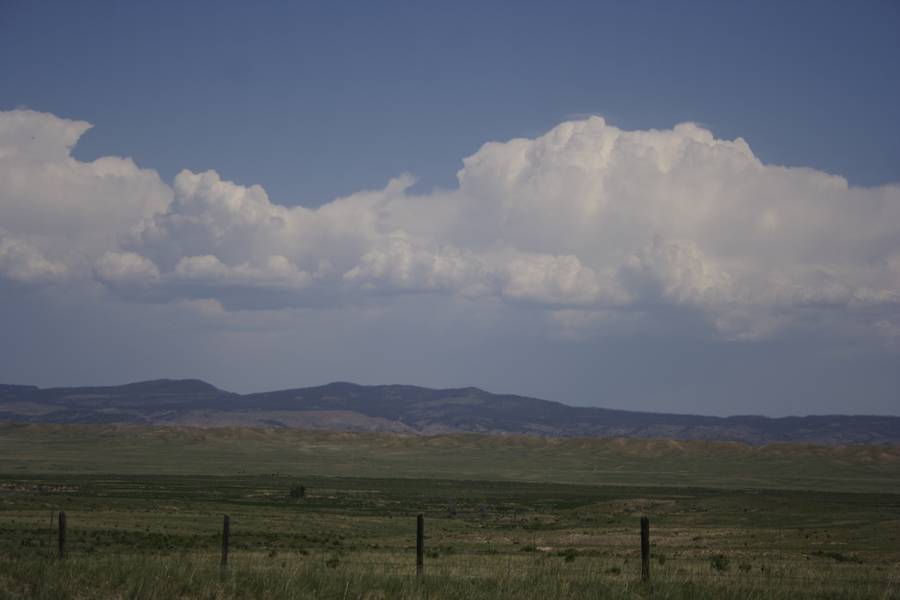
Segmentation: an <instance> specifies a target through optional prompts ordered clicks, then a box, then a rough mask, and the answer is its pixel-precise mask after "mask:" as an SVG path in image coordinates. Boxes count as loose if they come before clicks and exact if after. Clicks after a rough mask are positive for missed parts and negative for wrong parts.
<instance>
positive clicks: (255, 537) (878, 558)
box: [0, 426, 900, 599]
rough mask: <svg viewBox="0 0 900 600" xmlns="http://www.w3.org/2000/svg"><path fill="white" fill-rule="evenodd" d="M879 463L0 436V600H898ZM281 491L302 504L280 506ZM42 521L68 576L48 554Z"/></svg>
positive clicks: (36, 429) (434, 444)
mask: <svg viewBox="0 0 900 600" xmlns="http://www.w3.org/2000/svg"><path fill="white" fill-rule="evenodd" d="M898 457H900V449H898V448H897V447H891V446H857V447H846V448H823V447H814V446H770V447H765V448H750V447H747V446H742V445H737V444H714V443H702V442H691V443H688V442H668V441H642V440H542V439H536V438H497V437H489V436H442V437H433V438H418V437H397V436H382V435H372V434H337V433H321V432H319V433H316V432H299V431H262V430H258V431H255V430H193V429H183V430H166V429H140V428H122V427H63V426H2V427H0V598H20V597H28V598H32V597H34V598H48V599H49V598H93V597H122V598H131V597H140V598H144V597H146V598H178V597H183V598H254V597H255V598H295V597H296V598H342V599H347V598H370V599H374V598H598V597H600V598H606V597H608V598H651V597H652V598H900V460H898ZM300 483H302V484H303V485H305V486H306V496H305V497H304V498H302V499H299V500H298V499H292V498H290V495H289V490H290V488H291V487H292V486H294V485H296V484H300ZM59 510H65V511H66V514H67V517H68V522H69V533H68V537H69V544H68V549H69V558H67V559H66V560H65V561H58V560H55V559H54V558H53V556H54V555H55V544H56V537H55V536H56V533H55V531H53V530H51V515H52V514H55V512H56V511H59ZM418 513H423V514H424V515H425V518H426V550H427V552H426V572H425V576H424V577H422V578H416V577H415V574H414V573H415V563H414V560H415V558H414V557H415V550H414V547H415V515H416V514H418ZM223 514H229V515H230V517H231V524H232V525H231V531H232V535H231V537H232V539H231V542H232V543H231V557H230V562H229V568H228V569H227V570H226V571H224V572H221V571H220V570H219V566H218V561H219V557H218V552H219V545H220V543H221V537H220V531H221V519H222V515H223ZM642 515H648V516H649V517H650V519H651V534H652V545H653V561H652V583H651V584H649V585H647V584H641V583H640V581H639V572H640V559H639V543H638V519H639V517H640V516H642Z"/></svg>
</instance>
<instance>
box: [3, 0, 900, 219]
mask: <svg viewBox="0 0 900 600" xmlns="http://www.w3.org/2000/svg"><path fill="white" fill-rule="evenodd" d="M0 11H2V12H0V32H2V35H0V66H2V69H3V72H4V78H3V81H2V83H0V86H2V87H0V103H2V106H3V107H4V108H14V107H16V106H28V107H30V108H34V109H36V110H42V111H48V112H53V113H55V114H57V115H60V116H65V117H70V118H76V119H84V120H87V121H90V122H91V123H94V124H95V128H94V130H93V131H91V132H90V133H88V134H87V135H86V136H85V137H84V138H83V139H82V141H81V142H80V143H79V146H78V149H77V151H76V156H79V157H82V158H93V157H96V156H101V155H107V154H115V155H122V156H132V157H134V158H135V160H136V161H137V162H138V163H139V164H141V165H145V166H149V167H153V168H156V169H158V170H159V171H160V172H161V173H162V174H163V176H164V177H165V178H171V177H172V176H174V175H175V173H177V172H178V171H179V170H181V169H182V168H190V169H193V170H202V169H208V168H215V169H217V170H218V171H220V172H221V173H223V174H225V175H226V176H227V177H228V178H230V179H233V180H235V181H238V182H241V183H245V184H252V183H259V184H262V185H263V186H264V187H265V188H266V189H267V190H268V191H269V193H270V195H271V196H272V197H273V198H274V199H276V200H277V201H278V202H281V203H284V204H296V203H301V204H308V205H315V204H320V203H323V202H325V201H328V200H331V199H332V198H334V197H336V196H338V195H344V194H349V193H351V192H353V191H356V190H359V189H367V188H376V187H381V186H382V185H384V183H385V181H386V180H387V178H389V177H392V176H396V175H399V174H401V173H404V172H409V173H413V174H415V175H416V176H417V177H419V179H420V185H421V186H424V187H426V188H430V187H432V186H442V187H451V186H454V185H455V175H456V171H457V170H458V169H459V168H460V159H461V158H462V157H463V156H468V155H469V154H472V153H473V152H475V151H476V150H477V149H478V147H479V146H480V145H481V144H483V143H484V142H485V141H488V140H505V139H509V138H513V137H519V136H527V137H531V136H534V135H537V134H539V133H541V132H544V131H546V130H547V129H549V128H550V127H552V126H553V125H556V124H557V123H559V122H560V121H563V120H566V119H568V118H571V117H572V116H579V115H583V114H601V115H603V116H605V117H606V118H607V119H608V120H609V121H610V122H611V123H613V124H615V125H618V126H620V127H623V128H626V129H648V128H665V127H671V126H672V125H674V124H675V123H679V122H682V121H697V122H699V123H702V124H704V125H705V126H707V127H709V128H710V129H711V130H712V131H713V132H715V134H716V135H717V136H720V137H723V138H726V139H731V138H734V137H737V136H743V137H744V138H745V139H747V140H748V141H749V142H750V144H751V146H752V147H753V149H754V151H755V152H756V154H757V155H758V156H760V157H761V158H762V159H763V160H765V161H766V162H770V163H775V164H785V165H795V166H811V167H816V168H819V169H822V170H825V171H828V172H830V173H836V174H840V175H843V176H845V177H847V178H849V179H850V181H851V182H853V183H860V184H876V183H884V182H888V181H896V180H897V178H898V172H897V165H898V164H900V101H898V100H900V78H898V77H897V76H896V70H897V58H898V55H900V36H898V35H897V27H898V23H900V7H898V5H897V3H895V2H863V3H850V2H828V1H810V2H802V1H800V2H762V3H755V2H754V3H749V2H685V3H672V2H559V3H553V4H552V6H551V5H550V4H549V3H535V2H517V3H515V4H511V3H502V2H493V3H492V2H454V3H450V2H445V3H428V2H356V3H352V2H322V3H306V2H304V3H250V2H227V1H226V2H189V3H169V4H166V3H156V2H146V3H143V2H129V3H114V2H90V1H88V2H77V3H72V2H57V3H53V2H21V1H16V0H6V1H5V2H3V3H2V8H0Z"/></svg>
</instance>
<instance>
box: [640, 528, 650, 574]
mask: <svg viewBox="0 0 900 600" xmlns="http://www.w3.org/2000/svg"><path fill="white" fill-rule="evenodd" d="M641 581H650V519H648V518H647V517H641Z"/></svg>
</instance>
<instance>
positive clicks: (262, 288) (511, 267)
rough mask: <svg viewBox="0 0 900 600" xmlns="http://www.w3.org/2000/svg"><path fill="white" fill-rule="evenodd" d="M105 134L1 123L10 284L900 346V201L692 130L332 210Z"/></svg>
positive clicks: (562, 133) (536, 160) (28, 122)
mask: <svg viewBox="0 0 900 600" xmlns="http://www.w3.org/2000/svg"><path fill="white" fill-rule="evenodd" d="M89 127H90V126H89V125H88V124H87V123H84V122H80V121H70V120H66V119H61V118H58V117H55V116H53V115H49V114H42V113H36V112H31V111H20V110H15V111H10V112H3V113H0V281H6V285H23V284H28V285H41V284H44V285H47V284H50V285H83V284H88V283H89V284H92V285H101V286H104V287H105V288H107V289H108V290H109V291H110V293H112V294H116V295H117V296H118V297H121V298H122V299H123V301H132V302H133V301H142V302H157V303H158V302H168V301H173V300H178V299H210V300H215V301H217V302H218V303H221V305H223V306H224V307H226V308H251V309H252V308H257V307H259V308H262V307H265V308H267V309H272V308H275V309H278V308H282V307H285V308H286V307H296V306H308V307H321V306H328V307H341V306H353V305H357V304H360V303H365V302H369V301H370V300H371V299H377V300H378V301H379V302H385V301H387V302H390V299H391V298H392V297H394V296H396V295H399V294H411V293H418V294H425V295H432V294H440V295H448V296H459V297H463V298H466V299H469V300H472V301H476V302H490V303H498V302H499V303H501V304H505V305H508V306H510V307H516V306H522V307H528V308H530V309H532V310H535V311H539V313H543V314H546V316H548V317H551V321H552V322H556V323H559V324H560V325H561V326H562V327H564V328H565V329H566V330H567V331H569V332H571V330H572V329H573V328H575V329H577V330H578V332H579V333H580V334H582V335H590V332H591V328H593V327H606V326H608V325H609V324H610V323H618V324H619V325H622V324H629V326H631V325H633V324H641V323H643V325H644V326H652V324H653V323H654V322H656V321H657V320H658V319H661V318H665V315H669V314H671V311H673V310H676V311H687V312H688V313H690V314H691V315H693V316H694V317H695V318H696V322H697V323H700V324H702V327H704V328H705V329H704V331H703V332H702V333H703V334H704V335H706V334H709V333H710V332H712V333H713V334H714V335H716V336H719V337H721V338H729V339H754V338H760V337H765V336H777V335H779V334H780V333H781V332H784V331H790V330H794V329H796V328H807V327H816V328H827V329H829V330H831V331H833V332H834V333H835V334H839V335H848V334H849V335H864V336H888V337H892V336H896V335H897V333H898V331H900V186H897V185H887V186H882V187H876V188H856V187H851V186H849V185H848V184H847V181H846V180H844V179H843V178H841V177H837V176H833V175H829V174H827V173H823V172H821V171H816V170H812V169H805V168H786V167H779V166H771V165H765V164H763V163H762V162H761V161H760V160H759V159H757V158H756V157H755V156H754V154H753V152H752V151H751V150H750V147H749V146H748V144H747V143H746V142H745V141H744V140H742V139H740V138H738V139H736V140H731V141H729V140H719V139H716V138H715V137H714V136H713V134H712V133H711V132H709V131H707V130H705V129H703V128H701V127H699V126H697V125H694V124H681V125H677V126H676V127H674V128H673V129H671V130H662V131H657V130H650V131H623V130H621V129H618V128H616V127H612V126H610V125H608V124H607V123H606V122H605V121H604V120H603V119H601V118H596V117H594V118H590V119H586V120H583V121H575V122H567V123H562V124H561V125H559V126H557V127H555V128H554V129H553V130H551V131H549V132H547V133H546V134H545V135H543V136H541V137H539V138H536V139H515V140H510V141H507V142H491V143H488V144H485V145H484V146H483V147H482V148H481V149H480V150H479V151H478V152H476V153H475V154H474V155H472V156H470V157H468V158H466V159H464V161H463V168H462V169H461V170H460V171H459V173H458V179H459V187H458V188H457V189H454V190H448V191H436V192H433V193H431V194H424V195H421V194H414V193H411V192H410V191H409V189H410V186H411V185H412V183H413V180H412V179H411V178H410V177H407V176H404V177H400V178H398V179H395V180H392V181H391V182H390V183H389V184H388V185H387V186H386V187H385V188H384V189H382V190H373V191H363V192H359V193H356V194H353V195H351V196H348V197H346V198H340V199H337V200H334V201H332V202H330V203H328V204H325V205H323V206H320V207H318V208H315V209H310V208H305V207H302V206H288V205H282V204H277V203H274V202H272V200H270V199H269V197H268V196H267V194H266V192H265V190H263V189H262V188H261V187H260V186H251V187H244V186H240V185H237V184H234V183H231V182H228V181H225V180H223V179H222V178H221V177H220V176H219V175H218V174H217V173H215V172H214V171H208V172H205V173H192V172H190V171H182V172H181V173H180V174H178V176H177V177H176V178H175V180H174V182H173V185H171V186H170V185H167V184H166V183H165V182H163V181H161V180H160V178H159V177H158V175H157V174H156V173H155V172H154V171H152V170H147V169H141V168H138V167H137V166H136V165H135V164H134V163H133V162H132V161H131V160H129V159H123V158H115V157H104V158H101V159H98V160H96V161H93V162H90V163H85V162H81V161H78V160H76V159H75V158H73V157H72V156H71V149H72V147H73V146H74V145H75V143H76V142H77V140H78V138H79V136H80V135H82V134H83V133H84V132H85V131H86V130H87V129H88V128H89ZM0 285H3V284H0Z"/></svg>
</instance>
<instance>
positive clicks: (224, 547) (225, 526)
mask: <svg viewBox="0 0 900 600" xmlns="http://www.w3.org/2000/svg"><path fill="white" fill-rule="evenodd" d="M230 526H231V520H230V519H229V518H228V515H225V516H224V517H223V518H222V568H223V569H224V568H225V567H227V566H228V533H229V531H228V530H229V529H230Z"/></svg>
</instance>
